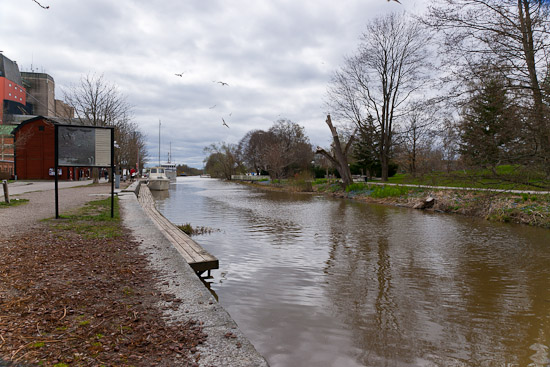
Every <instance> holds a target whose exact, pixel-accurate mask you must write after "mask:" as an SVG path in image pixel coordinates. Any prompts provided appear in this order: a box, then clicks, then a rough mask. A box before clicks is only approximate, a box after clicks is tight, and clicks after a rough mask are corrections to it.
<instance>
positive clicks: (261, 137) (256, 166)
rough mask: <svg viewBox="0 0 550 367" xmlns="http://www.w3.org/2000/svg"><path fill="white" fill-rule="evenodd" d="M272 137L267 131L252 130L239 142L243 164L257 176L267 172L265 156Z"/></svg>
mask: <svg viewBox="0 0 550 367" xmlns="http://www.w3.org/2000/svg"><path fill="white" fill-rule="evenodd" d="M270 135H271V134H270V133H268V132H267V131H263V130H251V131H249V132H248V133H246V135H245V136H244V137H243V138H242V139H241V141H240V142H239V152H240V154H241V155H242V160H243V162H244V163H245V164H246V166H247V167H248V168H249V170H252V171H254V172H256V173H257V174H260V173H261V172H262V171H267V166H266V163H265V159H264V155H265V148H266V146H267V144H268V142H269V141H270V140H272V137H271V136H270Z"/></svg>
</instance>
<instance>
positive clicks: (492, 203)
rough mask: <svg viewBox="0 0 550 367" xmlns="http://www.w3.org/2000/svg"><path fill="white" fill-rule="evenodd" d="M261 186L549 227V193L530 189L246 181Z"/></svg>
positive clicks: (263, 187)
mask: <svg viewBox="0 0 550 367" xmlns="http://www.w3.org/2000/svg"><path fill="white" fill-rule="evenodd" d="M246 185H251V186H255V187H260V188H262V189H268V190H277V191H288V192H301V193H310V194H312V193H313V194H323V195H328V196H332V197H336V198H345V199H350V200H356V201H360V202H365V203H374V204H383V205H393V206H400V207H406V208H415V207H418V206H422V205H421V204H422V203H424V202H425V201H426V200H427V199H428V198H432V199H433V202H431V203H429V204H428V205H427V206H428V207H425V208H423V209H422V210H428V211H434V212H441V213H452V214H460V215H466V216H471V217H478V218H484V219H487V220H490V221H495V222H503V223H519V224H526V225H530V226H536V227H542V228H550V195H548V194H536V193H527V192H524V193H522V192H511V191H507V192H491V191H482V190H476V189H466V188H456V189H454V188H448V189H438V188H430V187H425V186H424V187H413V186H405V185H380V184H378V183H377V184H369V183H356V184H353V185H351V186H350V187H348V189H347V190H343V189H342V187H341V186H340V184H338V183H336V182H332V183H331V182H322V183H315V182H314V183H304V182H301V181H292V180H291V181H288V182H286V183H282V184H281V183H279V184H275V185H273V184H266V183H246Z"/></svg>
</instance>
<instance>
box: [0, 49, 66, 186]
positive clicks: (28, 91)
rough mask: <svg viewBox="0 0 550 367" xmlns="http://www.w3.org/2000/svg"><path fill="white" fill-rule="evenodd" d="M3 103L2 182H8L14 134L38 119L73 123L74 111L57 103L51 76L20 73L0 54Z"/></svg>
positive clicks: (11, 172) (0, 125)
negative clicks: (57, 119)
mask: <svg viewBox="0 0 550 367" xmlns="http://www.w3.org/2000/svg"><path fill="white" fill-rule="evenodd" d="M0 100H1V101H2V108H1V109H0V178H6V177H7V178H9V177H12V176H13V175H14V173H15V168H14V162H15V154H16V149H15V148H14V137H13V135H12V134H11V132H12V130H13V129H14V128H16V127H17V126H18V125H19V124H20V123H21V122H22V121H26V120H29V119H30V118H32V117H35V116H46V117H48V118H61V119H68V120H70V119H72V118H73V117H74V109H73V108H72V107H70V106H69V105H68V104H66V103H65V102H63V101H60V100H58V99H55V81H54V79H53V78H52V77H51V76H50V75H48V74H45V73H34V72H20V71H19V66H18V65H17V63H16V62H15V61H12V60H10V59H9V58H7V57H6V56H4V55H2V54H1V53H0ZM18 178H19V177H18Z"/></svg>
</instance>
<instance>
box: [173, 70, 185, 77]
mask: <svg viewBox="0 0 550 367" xmlns="http://www.w3.org/2000/svg"><path fill="white" fill-rule="evenodd" d="M183 74H185V71H182V72H181V73H179V74H178V73H176V74H174V75H175V76H179V77H180V78H183Z"/></svg>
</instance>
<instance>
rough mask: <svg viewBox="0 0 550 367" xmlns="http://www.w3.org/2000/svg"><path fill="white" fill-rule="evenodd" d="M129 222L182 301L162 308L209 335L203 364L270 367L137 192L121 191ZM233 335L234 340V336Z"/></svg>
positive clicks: (202, 348)
mask: <svg viewBox="0 0 550 367" xmlns="http://www.w3.org/2000/svg"><path fill="white" fill-rule="evenodd" d="M118 196H119V204H120V208H121V217H122V220H123V224H124V225H125V226H126V227H127V228H128V229H129V230H130V231H131V232H132V233H133V235H134V237H135V239H136V240H137V241H138V242H139V243H140V251H141V252H142V253H144V254H145V255H146V256H147V258H148V260H149V264H150V266H151V267H152V268H153V269H155V270H156V271H157V272H158V273H159V274H161V276H160V283H159V284H158V286H159V288H160V289H161V291H162V292H164V293H169V294H173V295H174V296H176V297H177V298H179V299H180V300H181V301H182V302H181V303H178V304H177V305H178V307H177V309H175V310H174V309H173V308H168V307H166V306H174V304H171V303H166V302H164V301H162V300H159V307H160V308H161V309H162V310H163V312H164V315H165V317H166V318H167V320H168V321H169V322H170V323H175V324H177V323H185V322H187V321H189V320H197V321H199V322H200V325H201V326H202V327H203V332H205V333H206V334H208V338H207V339H206V342H205V343H204V344H202V345H199V346H197V353H195V354H194V355H191V357H192V358H193V356H199V358H198V359H197V360H196V361H197V363H198V364H199V366H227V367H240V366H243V367H244V366H268V363H267V361H266V360H265V358H264V357H263V356H262V355H260V354H259V353H258V351H257V350H256V349H255V348H254V346H253V345H252V343H251V342H250V341H249V340H248V339H247V338H246V336H245V335H244V334H243V333H242V331H241V330H239V328H238V326H237V324H236V322H235V321H234V320H233V319H232V318H231V316H230V315H229V313H228V312H227V311H226V310H225V309H224V308H223V307H222V306H221V305H220V304H219V303H218V302H217V301H216V299H215V298H214V296H212V294H211V293H210V292H209V291H208V289H207V288H206V287H205V285H204V284H203V283H202V281H201V280H200V279H199V278H198V276H197V275H196V274H195V272H194V271H193V270H192V269H191V267H190V266H189V264H187V262H186V261H185V260H184V259H183V257H182V256H181V255H180V254H179V252H178V251H177V250H176V249H175V248H174V247H173V246H172V244H171V243H170V241H169V240H168V239H167V238H165V237H164V236H163V235H162V233H161V232H160V231H159V230H158V228H157V227H156V225H155V224H154V223H153V221H152V220H151V219H150V218H149V217H148V215H147V214H146V213H145V211H144V210H143V209H142V207H141V205H140V204H139V202H138V199H137V197H136V195H135V194H134V193H133V192H131V191H130V192H121V193H119V195H118ZM228 335H229V337H228Z"/></svg>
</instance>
